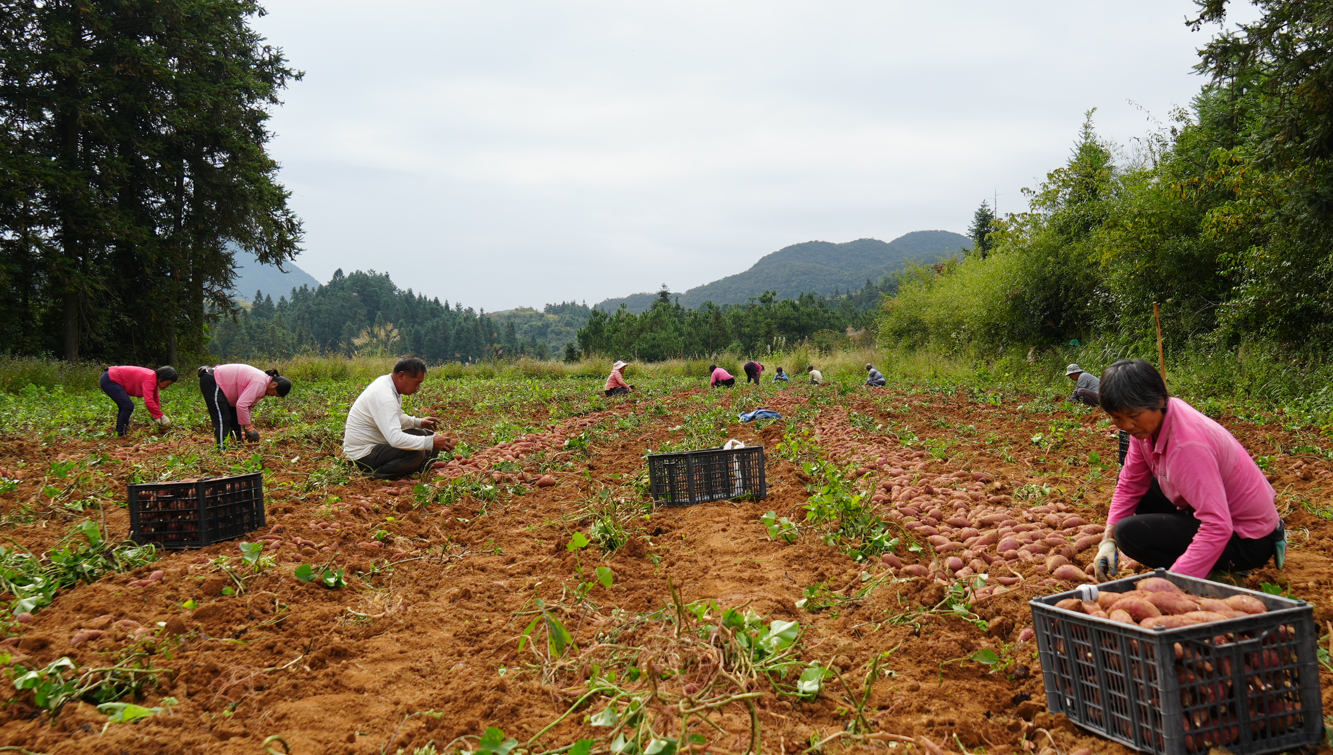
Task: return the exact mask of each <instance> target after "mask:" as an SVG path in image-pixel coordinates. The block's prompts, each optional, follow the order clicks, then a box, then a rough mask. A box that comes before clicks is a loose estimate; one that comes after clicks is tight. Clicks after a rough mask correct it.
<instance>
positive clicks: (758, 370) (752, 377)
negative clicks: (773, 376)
mask: <svg viewBox="0 0 1333 755" xmlns="http://www.w3.org/2000/svg"><path fill="white" fill-rule="evenodd" d="M741 369H743V370H745V383H746V384H747V385H748V384H750V383H754V384H755V385H759V376H760V375H762V374H764V365H762V364H760V363H758V362H754V361H750V362H746V363H745V364H744V365H742V366H741Z"/></svg>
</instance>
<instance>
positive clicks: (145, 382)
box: [101, 366, 178, 436]
mask: <svg viewBox="0 0 1333 755" xmlns="http://www.w3.org/2000/svg"><path fill="white" fill-rule="evenodd" d="M177 378H178V375H177V374H176V368H175V367H170V366H167V367H158V368H157V369H156V370H150V369H148V368H147V367H134V366H117V367H108V368H106V372H103V373H102V381H101V386H102V393H105V394H106V395H107V397H108V398H110V399H111V400H112V401H114V402H116V409H117V412H116V435H120V436H124V435H125V433H127V432H129V431H130V415H131V414H133V413H134V402H133V401H130V397H131V396H134V397H136V398H141V399H143V405H144V408H145V409H147V410H148V415H149V416H151V417H152V418H153V421H154V422H156V423H157V426H158V427H161V428H164V429H165V428H168V427H170V426H171V420H170V419H168V418H167V415H165V414H163V413H162V400H161V398H159V397H158V392H159V391H164V390H166V389H168V388H170V387H171V386H172V384H173V383H175V382H176V380H177Z"/></svg>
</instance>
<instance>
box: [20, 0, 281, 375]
mask: <svg viewBox="0 0 1333 755" xmlns="http://www.w3.org/2000/svg"><path fill="white" fill-rule="evenodd" d="M260 14H262V10H261V9H260V8H259V6H258V5H257V4H256V3H255V2H252V1H251V0H212V1H211V2H203V3H201V2H188V1H186V0H124V1H122V2H89V1H88V0H78V1H73V2H38V1H37V0H12V1H10V2H5V3H3V4H0V352H2V353H6V354H16V355H30V356H31V355H44V354H59V355H61V356H62V357H63V358H64V359H66V360H69V361H76V360H79V359H80V358H82V359H96V360H115V361H125V362H144V363H149V364H154V363H159V364H160V363H163V362H175V361H177V360H178V358H179V356H180V355H183V354H185V355H190V357H191V358H193V357H196V356H199V355H201V354H202V353H203V352H204V350H205V349H206V346H207V335H206V329H207V324H208V320H209V314H208V313H209V312H210V311H212V312H215V313H223V312H225V311H227V310H228V309H229V308H230V307H231V306H232V304H231V300H230V288H231V283H232V279H233V277H234V271H233V256H232V251H231V249H232V247H231V246H230V245H231V244H233V243H235V244H240V245H241V246H244V247H246V248H248V249H251V250H253V251H254V252H255V254H256V255H257V256H258V258H259V259H260V260H261V261H263V262H265V263H270V264H271V263H280V262H282V261H284V260H290V259H293V258H294V257H295V256H296V253H297V251H298V244H299V242H300V239H301V224H300V221H299V220H298V219H297V218H296V217H295V215H294V214H293V213H292V212H291V210H290V209H289V208H288V206H287V197H288V192H287V191H286V190H285V189H284V188H283V187H282V185H281V184H279V183H278V181H277V169H278V166H277V163H276V162H274V161H273V159H272V158H271V157H270V156H269V155H268V154H267V153H266V152H265V147H266V144H267V142H268V140H269V137H270V133H269V131H268V128H267V120H268V117H269V112H268V111H269V108H270V107H271V106H273V105H276V104H277V103H278V95H279V93H280V92H281V90H282V89H283V88H284V87H285V86H286V84H287V82H288V81H289V80H292V79H298V78H300V73H299V72H296V71H294V70H292V69H291V68H289V67H288V66H287V64H286V61H285V59H284V58H283V55H282V51H281V50H280V49H278V48H275V47H272V46H270V45H269V44H267V43H265V42H264V40H263V38H262V37H260V36H259V34H257V33H256V32H255V31H254V30H253V29H251V28H250V26H249V22H250V20H251V19H252V18H254V17H256V16H258V15H260Z"/></svg>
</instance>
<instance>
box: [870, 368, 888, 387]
mask: <svg viewBox="0 0 1333 755" xmlns="http://www.w3.org/2000/svg"><path fill="white" fill-rule="evenodd" d="M866 385H869V386H872V387H874V388H883V387H884V373H882V372H880V371H879V370H877V369H875V368H874V367H871V366H870V365H868V364H867V365H866Z"/></svg>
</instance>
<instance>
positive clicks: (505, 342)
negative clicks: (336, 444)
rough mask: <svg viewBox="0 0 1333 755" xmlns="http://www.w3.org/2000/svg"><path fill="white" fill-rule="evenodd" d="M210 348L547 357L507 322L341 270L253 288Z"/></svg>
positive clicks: (260, 352) (445, 358)
mask: <svg viewBox="0 0 1333 755" xmlns="http://www.w3.org/2000/svg"><path fill="white" fill-rule="evenodd" d="M553 306H554V307H556V308H559V307H560V305H553ZM566 306H569V305H566ZM573 306H576V307H577V306H578V305H573ZM548 309H550V307H548ZM584 309H585V310H586V307H585V308H584ZM557 319H559V318H558V316H557ZM210 348H211V350H212V352H213V353H214V354H215V355H216V356H217V357H219V358H222V359H236V360H242V359H249V358H254V357H276V358H286V357H290V356H293V355H296V354H341V355H346V356H386V355H394V354H400V353H404V352H414V353H416V354H418V355H420V356H421V357H422V358H424V359H427V360H429V361H431V362H437V363H438V362H475V361H478V360H482V359H494V358H507V357H518V356H535V357H538V358H547V357H549V356H550V352H549V349H548V348H547V346H546V344H545V343H542V342H539V341H537V340H535V339H534V338H531V337H528V338H523V337H520V336H519V335H518V333H517V331H516V329H515V327H514V323H512V322H508V323H500V322H497V321H495V320H492V319H491V318H490V317H487V316H486V315H485V314H484V313H480V312H477V311H476V310H473V309H472V308H471V307H466V308H465V307H463V305H461V304H454V305H452V306H450V304H449V302H447V301H446V302H444V303H441V302H440V300H439V299H428V298H426V297H425V296H422V295H420V294H414V293H413V292H412V291H411V290H410V289H409V290H406V291H404V290H402V289H400V288H398V287H397V286H396V285H394V283H393V281H392V280H390V279H389V276H388V274H387V273H376V272H375V271H373V270H372V271H370V272H361V271H357V272H354V273H351V274H350V275H344V274H343V271H342V270H338V271H337V272H335V273H334V274H333V279H332V280H330V281H329V282H328V284H326V285H323V286H319V287H317V288H315V289H314V290H311V289H310V288H308V287H306V286H301V287H300V288H295V289H292V296H291V298H290V299H288V298H287V297H285V296H282V297H279V298H278V301H277V302H276V303H275V302H274V301H273V298H272V297H271V296H267V295H266V296H260V295H259V294H258V293H256V294H255V300H254V302H253V303H252V304H251V306H250V309H249V311H245V310H241V311H240V312H238V313H237V314H236V316H235V317H234V318H224V319H223V320H222V321H221V322H219V323H218V324H217V325H216V326H214V329H213V341H212V343H211V344H210Z"/></svg>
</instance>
